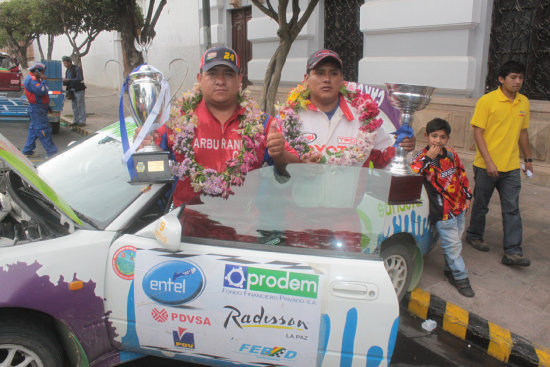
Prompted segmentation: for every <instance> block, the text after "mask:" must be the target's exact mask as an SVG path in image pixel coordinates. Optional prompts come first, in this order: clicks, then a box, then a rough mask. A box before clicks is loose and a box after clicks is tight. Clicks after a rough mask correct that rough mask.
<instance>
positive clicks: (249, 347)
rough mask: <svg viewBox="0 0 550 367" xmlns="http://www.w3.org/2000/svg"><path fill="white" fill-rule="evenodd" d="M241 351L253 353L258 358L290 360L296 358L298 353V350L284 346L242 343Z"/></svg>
mask: <svg viewBox="0 0 550 367" xmlns="http://www.w3.org/2000/svg"><path fill="white" fill-rule="evenodd" d="M239 352H241V353H247V354H252V355H254V356H255V357H257V358H264V359H272V360H273V359H274V360H277V359H282V360H289V359H294V358H296V356H297V355H298V352H296V351H293V350H289V349H287V348H284V347H266V346H264V345H256V344H241V347H240V348H239Z"/></svg>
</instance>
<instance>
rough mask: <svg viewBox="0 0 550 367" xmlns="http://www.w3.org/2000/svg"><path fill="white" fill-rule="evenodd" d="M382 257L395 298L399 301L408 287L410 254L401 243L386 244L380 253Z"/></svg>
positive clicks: (409, 280)
mask: <svg viewBox="0 0 550 367" xmlns="http://www.w3.org/2000/svg"><path fill="white" fill-rule="evenodd" d="M380 256H381V257H382V259H384V266H385V267H386V270H387V271H388V274H389V276H390V279H391V281H392V283H393V288H394V289H395V293H396V294H397V299H398V300H399V301H401V300H402V299H403V297H404V296H405V293H406V292H407V289H409V284H410V283H411V277H412V263H413V261H412V256H411V253H410V252H409V250H407V248H406V247H405V246H403V245H400V244H393V245H390V246H386V247H384V248H383V249H382V252H381V253H380Z"/></svg>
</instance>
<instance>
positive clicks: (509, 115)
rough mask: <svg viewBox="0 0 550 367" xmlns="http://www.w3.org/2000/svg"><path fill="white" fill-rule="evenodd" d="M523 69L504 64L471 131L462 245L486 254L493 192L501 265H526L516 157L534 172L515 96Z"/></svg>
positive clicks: (521, 105) (522, 102)
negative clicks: (470, 191)
mask: <svg viewBox="0 0 550 367" xmlns="http://www.w3.org/2000/svg"><path fill="white" fill-rule="evenodd" d="M524 73H525V66H524V65H523V64H521V63H519V62H516V61H508V62H506V63H504V64H503V65H502V66H501V67H500V70H499V73H498V81H499V82H500V87H499V88H498V89H496V90H494V91H492V92H490V93H487V94H486V95H484V96H482V97H481V98H480V99H479V100H478V102H477V104H476V108H475V112H474V116H473V117H472V121H471V124H472V126H473V127H474V140H475V142H476V150H477V152H476V156H475V158H474V180H475V187H474V202H473V206H472V216H471V218H470V226H469V227H468V229H467V231H466V242H467V243H468V244H470V245H471V246H472V247H473V248H475V249H477V250H479V251H489V246H488V245H487V243H486V242H485V241H484V240H483V234H484V233H485V216H486V215H487V212H488V211H489V202H490V200H491V196H492V195H493V192H494V190H495V189H497V191H498V193H499V196H500V204H501V208H502V229H503V231H504V238H503V247H504V255H503V257H502V260H501V262H502V263H503V264H504V265H516V266H529V265H530V264H531V261H530V260H529V259H527V258H525V257H524V256H523V249H522V247H521V242H522V237H523V235H522V228H523V226H522V223H521V216H520V211H519V193H520V190H521V177H520V157H519V152H520V149H521V152H522V153H523V156H524V160H525V170H529V171H531V172H533V163H532V162H533V158H532V156H531V149H530V147H529V134H528V133H527V128H528V127H529V100H528V99H527V97H525V96H524V95H522V94H520V93H519V90H520V89H521V86H522V85H523V75H524Z"/></svg>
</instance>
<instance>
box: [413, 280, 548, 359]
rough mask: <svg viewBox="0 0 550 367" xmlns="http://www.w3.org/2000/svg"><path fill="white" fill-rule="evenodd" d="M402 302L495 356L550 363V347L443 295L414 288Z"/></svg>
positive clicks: (422, 315)
mask: <svg viewBox="0 0 550 367" xmlns="http://www.w3.org/2000/svg"><path fill="white" fill-rule="evenodd" d="M402 306H403V307H406V308H407V310H408V311H409V312H410V313H412V314H413V315H415V316H418V317H420V318H421V319H423V320H426V319H432V320H435V321H436V322H437V324H438V326H440V327H441V328H442V329H443V330H445V331H447V332H448V333H450V334H452V335H454V336H456V337H458V338H460V339H462V340H465V341H467V342H468V343H471V344H473V345H476V346H477V347H479V348H481V349H482V350H483V351H485V352H486V353H487V354H488V355H490V356H492V357H494V358H496V359H497V360H499V361H501V362H504V363H510V364H512V365H515V366H528V367H531V366H533V367H550V349H547V348H544V347H540V346H535V345H534V344H532V343H531V342H530V341H528V340H527V339H525V338H524V337H522V336H519V335H516V334H514V333H512V332H510V331H509V330H508V329H506V328H503V327H501V326H499V325H496V324H494V323H492V322H490V321H487V320H485V319H484V318H482V317H479V316H477V315H475V314H473V313H469V312H468V311H466V310H464V309H462V308H460V307H458V306H456V305H454V304H452V303H450V302H446V301H444V300H443V299H441V298H439V297H437V296H435V295H432V294H430V293H429V292H426V291H425V290H422V289H420V288H416V289H415V290H413V291H412V292H410V293H407V294H406V295H405V297H404V298H403V301H402Z"/></svg>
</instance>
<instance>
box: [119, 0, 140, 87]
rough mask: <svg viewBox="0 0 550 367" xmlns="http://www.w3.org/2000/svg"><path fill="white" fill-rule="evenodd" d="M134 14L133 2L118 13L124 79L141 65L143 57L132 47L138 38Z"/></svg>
mask: <svg viewBox="0 0 550 367" xmlns="http://www.w3.org/2000/svg"><path fill="white" fill-rule="evenodd" d="M135 14H136V9H135V1H129V2H128V3H127V4H126V7H122V8H121V10H120V13H119V19H120V29H121V32H120V39H121V47H122V62H123V64H124V65H123V67H124V77H126V75H128V74H129V73H130V72H131V71H132V70H134V69H135V68H136V67H137V66H139V65H141V64H143V56H142V54H141V52H139V51H138V50H136V48H135V47H134V40H135V39H137V36H138V34H137V25H136V22H135Z"/></svg>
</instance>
